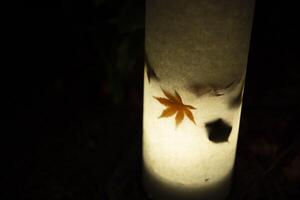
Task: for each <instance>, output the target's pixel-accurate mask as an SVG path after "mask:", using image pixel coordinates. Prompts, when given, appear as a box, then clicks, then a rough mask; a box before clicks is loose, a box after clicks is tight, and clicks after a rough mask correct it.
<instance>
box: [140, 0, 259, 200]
mask: <svg viewBox="0 0 300 200" xmlns="http://www.w3.org/2000/svg"><path fill="white" fill-rule="evenodd" d="M253 10H254V0H230V1H225V0H219V1H214V0H147V3H146V45H145V46H146V63H145V73H144V114H143V160H144V182H145V187H146V190H147V191H148V193H149V195H150V196H153V198H154V199H164V200H165V199H184V200H189V199H215V200H217V199H224V198H225V197H226V195H227V194H228V192H229V189H230V179H231V174H232V170H233V167H234V160H235V152H236V145H237V138H238V131H239V122H240V113H241V105H242V95H243V94H242V93H243V88H244V80H245V74H246V65H247V56H248V49H249V42H250V33H251V24H252V18H253Z"/></svg>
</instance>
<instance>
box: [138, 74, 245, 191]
mask: <svg viewBox="0 0 300 200" xmlns="http://www.w3.org/2000/svg"><path fill="white" fill-rule="evenodd" d="M177 91H178V93H179V94H182V96H183V97H184V98H183V100H184V101H186V102H189V103H190V104H192V105H193V106H195V107H196V110H195V111H193V113H194V117H195V121H196V123H197V124H196V125H195V124H193V122H191V121H190V120H187V119H186V117H185V119H184V120H183V122H182V123H181V124H180V125H179V126H178V127H177V128H176V126H175V121H174V117H170V118H158V117H159V116H160V114H161V112H162V110H163V109H164V106H163V105H161V104H159V103H158V102H157V101H155V100H154V98H153V96H163V92H162V90H161V88H160V86H159V85H158V84H153V83H150V84H149V82H148V81H147V75H146V74H145V80H144V125H143V127H144V136H143V144H144V147H143V149H144V152H143V153H144V155H143V156H144V163H145V166H146V168H147V170H149V171H150V173H151V174H152V175H154V176H157V177H156V178H158V179H161V181H162V182H164V183H166V184H170V185H184V187H189V188H199V187H203V186H209V185H214V184H216V183H218V182H220V181H222V180H223V179H224V178H226V177H227V176H228V174H230V172H231V170H232V168H233V164H234V159H235V149H236V144H237V136H238V129H239V120H240V110H241V106H239V108H237V109H235V110H231V109H228V105H227V104H228V103H227V102H228V101H229V99H230V97H231V95H233V94H229V95H223V96H221V97H211V96H209V95H207V96H203V97H202V98H197V96H195V95H192V94H190V93H188V92H185V91H184V90H182V91H181V90H177ZM232 93H234V92H232ZM216 118H222V119H224V121H227V122H230V123H231V124H232V126H233V129H232V132H231V134H230V137H229V139H228V141H227V142H223V143H214V142H212V141H210V140H209V139H208V136H207V130H206V128H205V122H207V121H212V120H214V119H216Z"/></svg>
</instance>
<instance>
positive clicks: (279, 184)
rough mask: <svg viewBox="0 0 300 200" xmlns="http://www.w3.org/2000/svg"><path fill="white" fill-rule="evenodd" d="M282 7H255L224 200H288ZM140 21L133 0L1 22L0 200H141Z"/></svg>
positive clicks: (40, 8) (292, 108) (42, 8)
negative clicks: (230, 179)
mask: <svg viewBox="0 0 300 200" xmlns="http://www.w3.org/2000/svg"><path fill="white" fill-rule="evenodd" d="M285 6H286V4H283V3H282V2H281V3H280V4H277V3H276V2H275V1H258V2H257V5H256V10H255V19H254V24H253V33H252V39H251V48H250V53H249V62H248V71H247V79H246V86H245V94H244V104H243V112H242V118H241V127H240V136H239V144H238V152H237V159H236V167H235V172H234V181H233V189H232V192H231V194H230V197H229V198H228V199H229V200H231V199H243V200H248V199H249V200H269V199H270V200H271V199H275V200H276V199H282V200H285V199H300V195H299V191H297V189H299V188H300V187H299V181H300V172H299V169H300V154H299V148H300V146H299V145H300V141H299V128H298V114H299V101H300V99H299V91H298V90H299V87H298V86H297V84H298V81H299V73H300V71H299V59H298V50H297V45H296V43H295V39H296V38H297V35H296V34H295V30H296V26H295V25H296V24H297V23H294V22H295V21H296V20H295V19H296V18H295V17H293V16H290V15H289V14H291V13H292V14H293V13H294V12H293V11H292V10H289V9H288V10H285V11H283V10H284V8H283V7H285ZM290 7H293V6H290ZM15 13H16V14H15ZM144 15H145V5H144V1H143V0H140V1H139V0H85V1H72V0H60V1H48V2H47V1H28V2H24V3H23V4H22V7H18V8H15V9H13V14H11V15H7V18H13V22H11V23H8V24H9V26H8V28H7V30H9V31H8V35H9V37H7V38H6V37H3V39H4V40H6V42H8V43H9V45H8V46H9V48H7V49H6V52H9V53H10V54H11V55H12V56H11V57H7V60H8V61H7V62H6V64H4V65H3V68H4V69H7V73H4V76H5V77H4V79H3V80H5V81H4V82H5V83H4V84H3V86H4V88H5V89H4V93H3V95H2V96H3V99H4V100H6V101H5V104H3V105H4V107H5V108H8V110H9V112H8V113H7V114H5V120H4V126H3V131H1V138H2V139H1V143H2V144H1V149H0V150H1V157H2V162H1V174H0V175H1V176H0V183H1V185H2V186H1V188H0V199H1V200H4V199H16V200H18V199H22V200H23V199H24V200H27V199H28V200H35V199H37V200H47V199H51V200H52V199H66V200H68V199H70V200H77V199H78V200H79V199H89V200H93V199H98V200H120V199H131V200H135V199H138V200H145V199H146V197H145V193H144V192H143V187H142V184H141V147H142V146H141V137H142V93H143V64H144V20H145V18H144ZM5 19H6V18H5Z"/></svg>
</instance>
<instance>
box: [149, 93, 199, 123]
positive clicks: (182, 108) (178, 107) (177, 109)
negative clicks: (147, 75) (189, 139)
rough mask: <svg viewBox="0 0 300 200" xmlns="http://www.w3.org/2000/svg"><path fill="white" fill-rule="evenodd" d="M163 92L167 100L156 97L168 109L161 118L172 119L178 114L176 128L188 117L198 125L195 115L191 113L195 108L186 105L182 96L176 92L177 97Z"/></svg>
mask: <svg viewBox="0 0 300 200" xmlns="http://www.w3.org/2000/svg"><path fill="white" fill-rule="evenodd" d="M162 91H163V93H164V95H165V96H166V97H167V98H164V97H154V98H155V99H156V100H157V101H158V102H159V103H161V104H162V105H164V106H166V107H167V108H166V109H165V110H163V112H162V113H161V115H160V116H159V118H162V117H171V116H173V115H175V114H176V116H175V122H176V126H178V125H179V124H180V123H181V122H182V120H183V119H184V116H185V115H186V116H187V117H188V118H189V119H190V120H191V121H192V122H193V123H194V124H196V122H195V119H194V116H193V113H192V112H191V111H190V109H196V108H195V107H193V106H191V105H186V104H184V103H183V102H182V98H181V96H180V95H179V94H178V93H177V92H176V91H175V95H173V94H171V93H170V92H168V91H165V90H163V89H162Z"/></svg>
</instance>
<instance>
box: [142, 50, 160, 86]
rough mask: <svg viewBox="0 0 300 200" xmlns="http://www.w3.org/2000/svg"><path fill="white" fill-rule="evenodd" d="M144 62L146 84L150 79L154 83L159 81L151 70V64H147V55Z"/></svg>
mask: <svg viewBox="0 0 300 200" xmlns="http://www.w3.org/2000/svg"><path fill="white" fill-rule="evenodd" d="M145 62H146V69H147V78H148V82H149V83H150V80H151V79H154V80H156V81H159V80H160V79H159V78H158V77H157V75H156V73H155V71H154V69H153V68H152V65H151V63H150V62H149V59H148V56H147V54H146V55H145Z"/></svg>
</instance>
